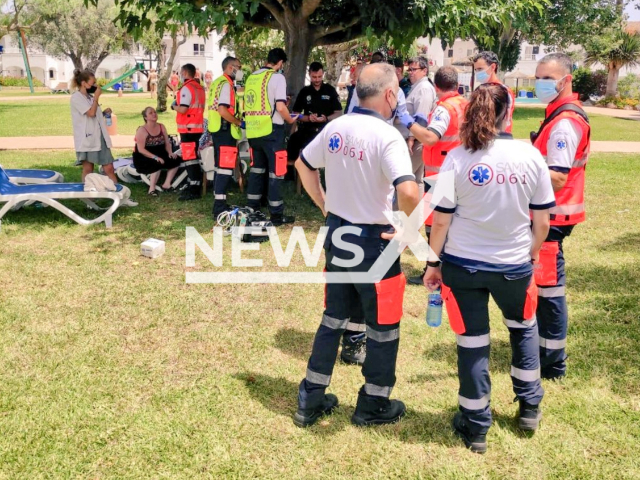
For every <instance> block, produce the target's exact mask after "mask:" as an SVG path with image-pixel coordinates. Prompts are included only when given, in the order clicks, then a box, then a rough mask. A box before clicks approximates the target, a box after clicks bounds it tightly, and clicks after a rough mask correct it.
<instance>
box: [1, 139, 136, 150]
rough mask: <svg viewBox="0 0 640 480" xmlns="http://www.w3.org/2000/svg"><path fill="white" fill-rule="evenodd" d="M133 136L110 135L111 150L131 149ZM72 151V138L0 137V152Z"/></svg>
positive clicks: (133, 143) (133, 142) (133, 141)
mask: <svg viewBox="0 0 640 480" xmlns="http://www.w3.org/2000/svg"><path fill="white" fill-rule="evenodd" d="M134 138H135V137H134V135H112V136H111V143H112V144H113V148H133V146H134V145H135V140H134ZM64 149H66V150H73V149H74V146H73V137H72V136H71V135H69V136H57V137H0V150H64Z"/></svg>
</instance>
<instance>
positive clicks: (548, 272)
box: [534, 242, 560, 287]
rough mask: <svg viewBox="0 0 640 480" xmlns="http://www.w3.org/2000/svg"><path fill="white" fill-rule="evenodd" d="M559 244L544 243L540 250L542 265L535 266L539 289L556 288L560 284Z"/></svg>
mask: <svg viewBox="0 0 640 480" xmlns="http://www.w3.org/2000/svg"><path fill="white" fill-rule="evenodd" d="M558 253H560V245H559V244H558V242H544V243H543V244H542V248H541V249H540V263H539V264H538V265H535V267H536V268H534V276H535V280H536V284H537V285H538V286H539V287H555V286H556V285H557V284H558Z"/></svg>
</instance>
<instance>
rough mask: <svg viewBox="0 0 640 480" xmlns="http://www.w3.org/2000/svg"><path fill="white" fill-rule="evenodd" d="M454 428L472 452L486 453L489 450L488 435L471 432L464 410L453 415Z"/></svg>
mask: <svg viewBox="0 0 640 480" xmlns="http://www.w3.org/2000/svg"><path fill="white" fill-rule="evenodd" d="M453 430H454V433H455V434H456V436H457V437H459V438H461V439H462V441H463V442H464V444H465V446H466V447H467V448H468V449H470V450H471V451H472V452H474V453H485V452H486V451H487V436H486V435H478V434H474V433H471V430H470V429H469V426H468V425H467V421H466V420H465V418H464V415H462V412H458V413H456V414H455V416H454V417H453Z"/></svg>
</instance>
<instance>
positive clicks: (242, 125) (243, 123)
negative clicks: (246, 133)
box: [240, 120, 247, 130]
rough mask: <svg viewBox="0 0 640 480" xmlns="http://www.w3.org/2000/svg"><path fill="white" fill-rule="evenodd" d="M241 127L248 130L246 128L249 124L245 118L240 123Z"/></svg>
mask: <svg viewBox="0 0 640 480" xmlns="http://www.w3.org/2000/svg"><path fill="white" fill-rule="evenodd" d="M240 128H241V129H242V130H246V129H247V124H246V123H245V121H244V120H242V123H241V124H240Z"/></svg>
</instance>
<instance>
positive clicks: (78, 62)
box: [69, 52, 84, 71]
mask: <svg viewBox="0 0 640 480" xmlns="http://www.w3.org/2000/svg"><path fill="white" fill-rule="evenodd" d="M69 58H70V59H71V62H72V63H73V68H74V70H80V71H82V70H84V65H83V64H82V57H80V56H78V55H76V54H75V53H74V52H71V53H69Z"/></svg>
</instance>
